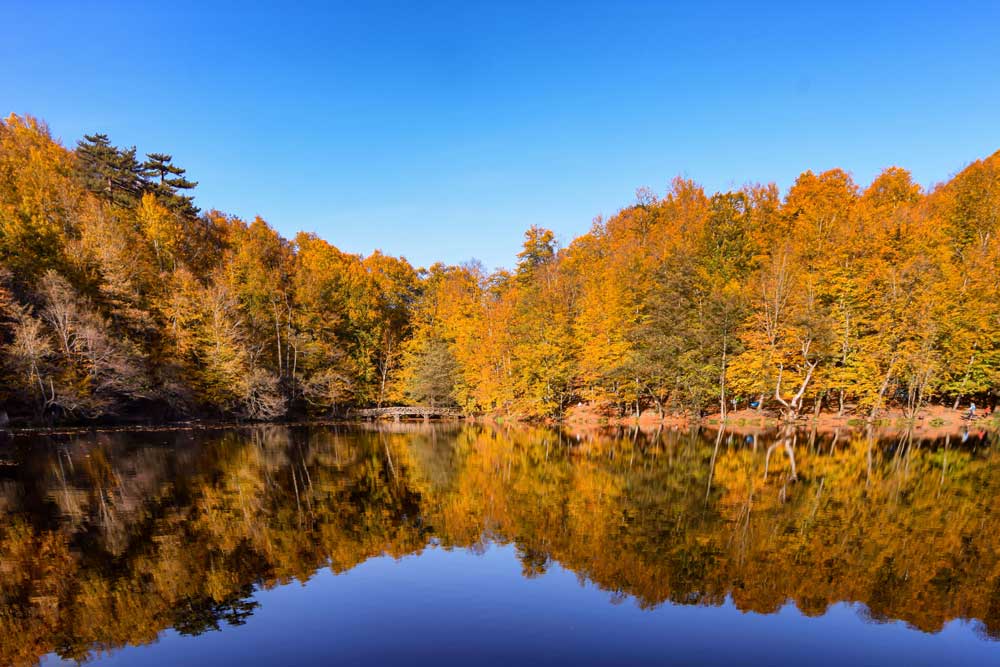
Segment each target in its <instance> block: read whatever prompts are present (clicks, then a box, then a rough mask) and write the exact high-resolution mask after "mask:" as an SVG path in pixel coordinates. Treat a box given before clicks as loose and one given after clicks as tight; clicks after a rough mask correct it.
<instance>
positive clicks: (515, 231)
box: [0, 0, 1000, 267]
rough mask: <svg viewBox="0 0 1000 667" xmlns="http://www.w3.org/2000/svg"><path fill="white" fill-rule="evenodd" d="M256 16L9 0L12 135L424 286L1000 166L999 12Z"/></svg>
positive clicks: (204, 6) (274, 12) (620, 10)
mask: <svg viewBox="0 0 1000 667" xmlns="http://www.w3.org/2000/svg"><path fill="white" fill-rule="evenodd" d="M251 4H256V3H235V2H234V3H228V4H227V3H185V2H180V1H172V2H163V3H136V2H122V3H119V2H111V1H107V0H106V1H104V2H99V3H86V2H66V3H60V2H55V1H46V2H37V1H21V0H13V2H11V1H10V0H8V2H6V3H4V5H5V6H4V8H3V11H2V17H3V18H2V20H0V63H2V65H0V112H2V113H4V114H6V113H8V112H16V113H30V114H33V115H36V116H39V117H41V118H43V119H45V120H46V121H48V123H49V126H50V127H51V129H52V132H53V134H54V135H55V136H57V137H60V138H61V139H62V140H63V142H64V143H66V144H67V145H72V144H73V143H75V141H76V140H77V139H78V138H79V137H80V136H81V135H82V134H83V133H85V132H95V131H101V132H106V133H108V134H109V135H111V138H112V140H113V141H115V142H116V143H118V144H120V145H133V144H135V145H136V146H138V148H139V150H140V151H142V152H152V151H164V152H170V153H173V155H174V156H175V161H176V162H177V163H178V164H180V165H181V166H184V167H186V168H187V169H188V171H189V175H190V176H191V177H192V178H194V179H195V180H198V181H200V182H201V185H200V186H199V188H198V191H197V203H198V204H199V205H200V206H202V207H203V208H207V207H214V208H219V209H222V210H224V211H227V212H231V213H235V214H237V215H240V216H242V217H252V216H254V215H257V214H259V215H261V216H263V217H264V218H265V219H267V220H268V221H269V222H270V223H271V224H272V225H274V226H275V227H276V228H277V229H278V230H280V231H281V232H282V233H283V234H285V235H288V236H291V235H292V234H294V233H295V232H296V231H297V230H300V229H301V230H307V231H315V232H317V233H318V234H320V235H321V236H323V237H324V238H326V239H328V240H329V241H331V242H332V243H334V244H335V245H337V246H339V247H341V248H342V249H344V250H348V251H351V252H360V253H369V252H371V251H372V250H373V249H375V248H381V249H382V250H383V251H385V252H387V253H390V254H395V255H405V256H406V257H408V258H409V259H410V260H411V261H412V262H414V263H415V264H418V265H427V264H429V263H431V262H433V261H435V260H443V261H446V262H460V261H464V260H467V259H470V258H473V257H475V258H478V259H480V260H482V261H483V262H484V263H485V264H486V265H487V266H488V267H494V266H497V265H505V266H509V265H511V264H512V263H513V261H514V255H515V253H516V252H517V251H518V248H519V245H520V242H521V235H522V233H523V231H524V230H525V229H526V228H527V227H529V226H530V225H533V224H538V225H543V226H547V227H550V228H552V229H553V230H555V232H556V233H557V235H558V237H559V238H560V239H561V240H562V241H564V242H568V241H569V240H571V239H572V238H573V237H574V236H576V235H578V234H580V233H583V232H585V231H586V230H587V229H588V228H589V226H590V222H591V220H592V218H593V217H594V216H596V215H598V214H604V215H605V216H607V215H611V214H613V213H614V212H615V211H617V210H618V209H619V208H621V207H622V206H624V205H626V204H628V203H630V202H631V201H632V200H633V199H634V191H635V189H636V188H637V187H639V186H649V187H651V188H653V189H654V190H655V191H657V192H663V190H664V189H665V188H666V186H667V183H669V181H670V179H671V178H672V177H673V176H675V175H683V176H686V177H689V178H693V179H695V180H696V181H698V182H700V183H702V184H703V185H704V186H705V187H706V188H707V189H709V190H710V191H714V190H717V189H728V188H733V187H739V186H741V185H742V184H744V183H747V182H756V181H760V182H771V181H773V182H776V183H778V185H780V186H781V187H782V188H783V189H784V188H787V186H788V185H789V184H791V182H792V181H793V180H794V178H795V176H796V175H797V174H799V173H800V172H802V171H804V170H805V169H813V170H823V169H828V168H830V167H834V166H839V167H843V168H845V169H847V170H849V171H850V172H852V173H853V174H854V177H855V179H856V180H857V181H859V182H861V183H865V182H868V181H869V180H871V178H872V177H873V176H874V175H875V174H877V173H878V171H880V170H881V169H882V168H883V167H886V166H889V165H900V166H904V167H906V168H909V169H910V170H912V171H913V173H914V175H915V177H916V178H917V180H918V181H919V182H921V183H923V184H925V185H927V184H932V183H935V182H938V181H941V180H943V179H946V178H948V177H949V176H950V175H952V174H954V173H955V172H956V171H958V170H959V169H961V168H962V167H963V166H964V165H966V164H967V163H968V162H970V161H972V160H974V159H977V158H980V157H983V156H985V155H988V154H990V153H992V152H994V151H996V150H997V149H998V148H1000V36H998V35H1000V32H998V27H997V26H1000V3H996V2H981V3H954V2H948V3H944V2H942V3H938V4H936V5H935V4H934V3H919V2H911V3H899V4H894V3H878V4H877V6H875V5H876V3H859V4H852V3H848V2H840V3H822V4H821V3H811V4H814V5H815V6H813V7H810V8H808V9H803V8H802V7H806V6H807V4H810V3H803V4H802V6H800V5H799V3H788V4H784V3H771V4H770V5H769V7H767V8H764V7H755V6H752V3H735V4H724V3H712V2H699V3H676V4H675V5H674V6H671V4H670V3H666V2H657V3H645V2H634V3H627V2H604V3H587V2H564V3H555V2H552V3H546V2H526V3H519V2H493V3H485V2H483V3H475V2H454V3H448V2H430V1H429V2H419V3H418V2H398V3H381V2H352V3H334V2H323V3H315V4H311V3H308V2H287V1H286V2H282V3H275V4H273V5H272V6H270V7H255V6H251ZM869 4H870V5H872V6H866V5H869ZM139 5H142V6H139Z"/></svg>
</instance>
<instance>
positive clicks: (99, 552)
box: [0, 424, 1000, 666]
mask: <svg viewBox="0 0 1000 667" xmlns="http://www.w3.org/2000/svg"><path fill="white" fill-rule="evenodd" d="M998 498H1000V444H997V443H996V442H995V441H994V440H993V439H992V438H991V437H989V436H986V435H982V434H972V435H971V436H970V435H964V436H955V437H951V438H947V439H939V440H936V441H933V442H931V441H920V440H917V439H914V438H912V437H908V436H907V435H906V434H893V435H885V436H876V435H873V434H870V433H869V434H866V433H864V432H856V433H840V434H838V435H836V436H834V435H821V434H815V433H808V432H800V433H780V434H779V433H774V434H758V435H754V434H748V433H723V434H721V435H719V434H717V433H716V432H714V431H710V430H705V431H701V432H687V431H684V432H672V431H663V432H656V433H642V432H632V431H624V430H623V431H617V432H604V433H596V434H595V433H588V434H574V433H569V432H566V431H556V430H549V429H540V428H528V427H524V428H499V427H496V428H495V427H484V426H473V425H458V424H455V425H447V424H441V425H433V424H432V425H424V424H419V425H417V424H413V425H410V424H400V425H389V426H383V427H369V428H365V427H361V426H359V427H333V426H292V427H287V426H281V427H277V426H267V427H257V428H245V429H229V430H209V429H203V430H177V431H146V432H124V433H122V432H119V433H86V434H66V435H51V436H46V437H25V436H16V437H8V438H7V439H6V440H4V441H0V664H3V665H7V664H11V665H34V664H39V663H41V664H46V665H50V664H74V663H76V662H79V661H85V662H88V663H94V664H101V665H104V664H107V665H143V666H148V665H221V664H241V665H298V664H306V665H325V664H372V665H393V664H406V665H413V664H425V663H427V664H436V665H451V664H476V665H494V664H495V665H512V664H545V665H549V664H552V665H559V664H565V665H589V664H602V665H625V664H636V665H638V664H662V665H667V664H678V665H698V664H702V665H732V664H761V665H763V664H789V665H798V664H810V665H827V664H828V665H845V664H850V665H885V664H900V665H904V664H905V665H989V664H1000V642H998V641H997V638H1000V516H998V509H1000V503H998Z"/></svg>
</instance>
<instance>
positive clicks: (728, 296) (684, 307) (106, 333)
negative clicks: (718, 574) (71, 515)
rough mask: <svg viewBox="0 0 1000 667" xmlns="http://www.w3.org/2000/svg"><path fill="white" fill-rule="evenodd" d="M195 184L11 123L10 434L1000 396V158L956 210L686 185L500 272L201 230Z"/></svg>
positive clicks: (900, 195)
mask: <svg viewBox="0 0 1000 667" xmlns="http://www.w3.org/2000/svg"><path fill="white" fill-rule="evenodd" d="M196 185H197V183H195V182H193V181H190V180H188V178H187V176H186V173H185V170H184V169H182V168H180V167H178V166H177V165H175V164H174V162H173V158H172V156H171V155H169V154H165V153H149V154H147V155H146V156H145V157H144V158H140V157H139V156H138V154H137V151H136V149H135V148H134V147H131V148H120V147H116V146H115V145H114V144H113V143H112V142H111V140H110V139H109V138H108V137H107V136H106V135H102V134H95V135H87V136H85V137H84V139H83V140H81V141H80V142H78V144H77V146H76V147H75V148H74V149H67V148H65V147H63V146H62V145H60V144H59V143H58V142H56V141H54V140H53V139H52V137H51V135H50V133H49V130H48V129H47V127H46V126H45V125H44V123H42V122H40V121H38V120H36V119H33V118H30V117H19V116H13V115H12V116H10V117H9V118H7V119H6V121H3V122H2V123H0V361H2V363H3V375H2V384H0V393H2V399H3V403H4V406H5V409H6V412H7V413H8V414H9V416H10V418H11V419H13V420H20V421H25V422H28V421H31V422H41V421H54V420H89V419H121V418H126V417H130V416H135V415H145V416H147V417H148V416H151V415H153V416H160V417H162V418H176V417H181V416H187V415H211V416H225V417H241V418H248V419H276V418H282V417H286V416H293V415H331V414H338V413H340V412H342V411H343V410H344V409H345V408H346V407H348V406H378V405H383V404H386V403H412V404H434V405H443V404H447V405H456V406H459V407H461V408H463V409H464V410H466V411H468V412H470V413H479V414H503V415H510V416H518V417H525V418H544V417H558V416H560V415H562V414H563V413H564V412H565V411H566V409H567V408H568V407H569V406H571V405H573V404H576V403H579V402H582V401H583V402H588V403H591V404H594V405H597V406H600V407H601V408H602V409H605V410H606V411H607V412H609V413H612V414H619V415H623V414H638V413H639V412H641V411H642V410H648V409H652V410H656V411H659V412H660V413H661V414H662V413H666V412H688V413H692V414H703V413H706V412H723V413H725V412H726V411H727V410H729V409H732V408H733V407H747V406H753V407H757V408H759V409H764V408H767V409H771V410H775V411H778V412H780V413H781V414H782V415H783V416H784V417H786V418H794V417H796V416H798V415H799V414H800V413H802V412H804V411H806V410H816V411H819V410H820V409H824V408H826V409H829V410H835V411H837V412H840V413H845V412H850V413H853V414H858V415H863V416H871V415H877V414H879V413H880V412H882V411H884V410H886V409H888V408H889V407H899V408H902V409H904V410H905V411H907V412H908V413H909V414H910V415H912V414H915V413H916V411H917V410H919V409H920V408H921V407H922V406H924V405H926V404H927V403H928V402H929V401H932V400H940V401H943V402H946V403H948V404H953V405H957V404H958V402H959V401H961V400H963V399H968V398H979V399H980V400H990V401H992V393H993V390H994V389H995V388H996V387H997V386H998V384H1000V377H998V373H1000V298H998V296H1000V293H998V291H1000V287H998V278H997V276H998V275H1000V271H998V268H1000V242H998V241H997V239H996V231H997V228H998V227H1000V153H996V154H994V155H992V156H990V157H989V158H987V159H984V160H979V161H976V162H973V163H972V164H970V165H969V166H968V167H966V168H965V169H964V170H962V171H961V172H960V173H958V174H956V175H955V176H954V177H953V178H951V179H950V180H949V181H947V182H946V183H942V184H940V185H937V186H935V187H933V188H930V189H923V188H921V187H920V186H919V185H917V184H916V183H914V182H913V179H912V177H911V175H910V174H909V173H908V172H907V171H905V170H903V169H901V168H898V167H892V168H889V169H886V170H885V171H883V172H882V173H881V174H880V175H879V176H878V177H877V178H876V179H875V180H874V181H873V182H872V183H871V184H870V185H868V186H867V187H861V186H859V185H858V184H856V183H854V181H853V180H852V179H851V177H850V175H849V174H848V173H846V172H844V171H843V170H840V169H833V170H830V171H826V172H823V173H819V174H816V173H813V172H810V171H807V172H805V173H803V174H802V175H801V176H799V177H798V178H797V179H796V181H795V183H794V184H793V185H792V186H791V188H789V190H788V191H787V192H786V193H784V194H782V193H781V192H780V191H779V190H778V188H777V187H776V186H774V185H766V186H764V185H749V186H746V187H744V188H741V189H738V190H734V191H730V192H720V193H715V194H708V193H706V192H705V191H704V190H703V188H701V187H700V186H699V185H697V184H696V183H694V182H692V181H689V180H684V179H680V178H678V179H675V180H674V181H673V182H672V183H671V184H670V186H669V188H668V190H667V191H666V193H664V194H663V195H662V196H657V195H656V194H654V193H653V192H652V191H650V190H648V189H640V190H639V191H638V192H637V196H636V201H635V202H634V203H633V204H631V205H629V206H627V207H625V208H623V209H622V210H621V211H620V212H618V213H617V214H616V215H614V216H612V217H610V218H608V219H607V220H604V219H600V218H599V219H597V220H595V221H594V224H593V226H592V228H591V230H590V231H589V232H588V233H586V234H584V235H583V236H581V237H579V238H577V239H575V240H573V241H572V242H571V243H569V244H568V245H567V246H566V247H559V245H558V244H557V242H556V240H555V236H554V234H553V233H552V232H551V231H550V230H547V229H544V228H542V227H538V226H532V227H531V228H530V229H529V230H528V231H527V232H526V233H525V240H524V246H523V250H522V252H521V253H520V254H519V255H518V259H517V264H516V266H515V267H514V268H513V269H512V270H497V271H494V272H492V273H489V272H487V271H486V270H485V269H484V268H483V267H482V266H481V265H479V264H478V263H475V262H470V263H467V264H462V265H457V266H456V265H444V264H435V265H433V266H431V267H429V268H426V269H423V268H419V269H418V268H415V267H413V266H412V265H411V264H410V263H409V262H407V261H406V260H405V259H404V258H396V257H390V256H387V255H384V254H382V253H380V252H375V253H373V254H372V255H370V256H367V257H362V256H358V255H354V254H350V253H345V252H342V251H340V250H338V249H337V248H336V247H334V246H333V245H331V244H330V243H328V242H327V241H325V240H323V239H321V238H319V237H317V236H316V235H314V234H305V233H300V234H298V235H297V236H296V237H295V238H294V239H291V240H289V239H285V238H283V237H282V236H281V235H280V234H278V233H277V232H276V231H275V230H274V229H273V228H272V227H270V226H269V225H268V224H267V222H265V221H264V220H262V219H260V218H256V219H254V220H253V221H250V222H247V221H244V220H240V219H238V218H236V217H234V216H230V215H226V214H224V213H222V212H219V211H216V210H209V211H199V209H198V208H197V207H195V205H194V203H193V199H192V194H191V193H192V191H193V189H194V188H195V187H196ZM0 416H2V415H0Z"/></svg>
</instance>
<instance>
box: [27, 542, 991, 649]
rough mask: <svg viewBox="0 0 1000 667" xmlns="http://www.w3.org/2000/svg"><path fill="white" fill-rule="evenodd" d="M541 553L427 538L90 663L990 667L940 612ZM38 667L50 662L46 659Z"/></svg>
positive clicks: (971, 638) (977, 644) (976, 645)
mask: <svg viewBox="0 0 1000 667" xmlns="http://www.w3.org/2000/svg"><path fill="white" fill-rule="evenodd" d="M611 597H612V596H611V595H610V594H609V593H608V592H606V591H602V590H600V589H598V588H597V587H595V586H594V585H592V584H584V585H581V584H580V581H579V580H578V579H577V577H576V575H574V574H573V573H572V572H569V571H566V570H564V569H562V568H561V567H559V566H558V565H555V564H553V565H552V566H551V567H550V568H549V570H548V571H547V572H546V574H544V575H543V576H541V577H537V578H533V579H528V578H525V577H524V576H523V575H522V570H521V563H520V562H519V561H518V560H517V554H516V551H515V549H514V548H513V547H511V546H501V547H498V546H492V547H490V548H488V549H487V550H486V552H485V553H484V554H483V555H481V556H476V555H474V554H471V553H470V552H468V551H464V550H456V551H447V550H445V549H441V548H437V547H434V548H429V549H427V550H425V551H424V552H423V553H422V554H420V555H416V556H408V557H405V558H403V559H401V560H398V561H397V560H393V559H392V558H376V559H372V560H369V561H367V562H365V563H362V564H361V565H359V566H357V567H356V568H354V569H353V570H351V571H349V572H346V573H344V574H341V575H333V574H332V573H331V572H330V571H329V570H323V571H321V572H319V573H317V574H316V575H315V576H314V577H313V578H312V579H311V580H310V581H309V582H307V583H306V584H305V585H301V584H299V583H291V584H288V585H285V586H280V587H277V588H275V589H272V590H270V591H264V592H260V593H258V595H257V599H258V600H259V601H260V603H261V606H260V607H259V608H258V609H257V610H256V611H255V612H254V614H253V615H252V616H251V617H250V618H249V620H248V622H247V624H246V625H243V626H240V627H230V626H224V627H223V630H222V632H210V633H207V634H204V635H201V636H198V637H182V636H179V635H178V634H177V633H176V632H174V631H173V630H170V631H167V632H166V633H164V634H163V635H162V636H161V638H160V641H159V642H157V643H156V644H153V645H150V646H142V647H129V648H126V649H123V650H121V651H117V652H115V653H114V654H113V655H111V656H108V657H106V658H105V659H104V660H100V659H98V660H95V663H97V664H101V665H105V664H106V665H143V666H144V667H145V666H148V667H154V666H156V665H171V666H173V665H221V664H241V665H282V666H284V665H312V664H317V665H319V664H323V665H325V664H340V665H343V664H348V665H351V664H366V665H368V664H370V665H386V664H390V665H391V664H405V665H415V664H443V665H448V664H462V665H476V666H481V665H518V664H566V665H587V664H607V665H611V664H614V665H622V664H678V665H690V664H699V665H737V664H739V665H748V664H753V665H770V664H785V665H799V664H809V665H856V666H858V665H908V666H911V665H952V666H957V665H988V664H994V663H995V661H997V660H998V659H1000V644H998V643H993V642H986V641H982V640H981V639H979V638H978V637H977V636H976V635H975V634H974V633H973V630H972V628H971V627H970V626H969V625H968V624H965V623H962V622H952V623H949V624H948V625H946V626H945V628H944V630H943V631H942V632H940V633H938V634H934V635H931V634H925V633H922V632H919V631H916V630H912V629H909V628H907V627H906V626H905V624H903V623H900V622H894V623H888V624H872V623H866V622H865V621H864V620H863V619H862V618H861V616H860V615H859V614H858V610H857V609H856V608H854V607H852V606H851V605H847V604H843V603H841V604H836V605H832V606H831V607H830V608H829V609H828V610H827V613H826V614H825V615H824V616H822V617H820V618H807V617H805V616H803V615H802V614H801V613H800V612H799V611H798V610H797V609H796V608H795V607H794V606H793V605H786V606H785V608H784V609H782V610H781V611H780V612H778V613H777V614H770V615H761V614H755V613H744V612H740V611H738V610H737V609H736V608H735V607H734V606H733V605H732V603H730V602H727V603H726V604H725V605H724V606H722V607H698V606H677V605H670V604H664V605H662V606H660V607H658V608H656V609H655V610H652V611H643V610H641V609H639V608H638V607H637V606H636V605H635V604H634V602H632V601H631V600H628V601H626V602H625V603H624V604H617V605H616V604H611V601H610V598H611ZM44 664H59V663H58V662H57V661H52V662H46V663H44Z"/></svg>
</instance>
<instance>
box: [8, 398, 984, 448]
mask: <svg viewBox="0 0 1000 667" xmlns="http://www.w3.org/2000/svg"><path fill="white" fill-rule="evenodd" d="M966 414H967V410H963V409H959V410H952V409H950V408H946V407H943V406H929V407H927V408H924V409H922V410H920V411H919V412H918V413H917V415H916V417H914V418H912V419H910V418H907V417H906V416H905V415H904V414H903V412H902V411H901V410H889V411H887V412H886V414H885V415H883V416H882V417H879V418H878V419H875V420H873V421H869V420H867V419H865V418H862V417H858V416H857V415H838V414H837V413H835V412H825V411H824V412H820V413H819V414H818V415H815V414H814V413H809V414H807V415H803V416H801V417H800V418H799V419H797V420H796V421H794V422H791V423H790V424H786V422H784V421H783V420H782V419H781V418H780V417H778V416H777V415H776V414H774V413H773V412H769V411H767V410H764V411H760V412H758V411H757V410H736V411H733V412H730V413H728V414H727V415H726V418H725V420H723V419H722V416H721V415H720V414H718V413H715V414H709V415H705V416H702V417H694V416H692V415H690V414H683V413H681V414H665V415H663V416H662V417H661V416H660V415H658V414H657V413H656V412H654V411H652V410H647V411H644V412H643V413H642V414H641V415H640V416H639V417H635V416H629V417H610V416H607V415H604V414H601V413H600V412H598V411H597V410H596V409H595V408H594V407H593V406H590V405H583V406H574V407H573V408H571V409H570V410H569V411H567V414H566V415H565V416H564V417H563V418H562V419H549V420H544V421H542V422H537V421H535V422H533V421H531V420H525V419H521V418H519V417H516V416H509V415H476V416H466V417H459V418H446V419H434V420H430V421H425V420H423V419H402V420H400V421H399V422H394V421H392V420H389V419H375V420H372V419H350V418H328V419H295V420H288V421H236V420H233V421H227V420H218V421H216V420H205V421H201V420H186V421H177V422H162V423H150V424H142V423H127V424H125V423H123V424H99V425H62V426H25V427H8V428H6V429H3V430H2V431H0V441H2V440H4V439H10V438H15V437H31V436H56V435H78V434H83V433H128V432H136V433H141V432H167V431H170V432H176V431H206V430H223V429H245V428H260V427H266V426H356V425H360V424H393V423H397V424H399V423H402V424H424V423H426V424H442V425H443V424H470V423H472V424H491V425H495V426H509V425H523V426H530V425H532V424H536V425H537V424H542V425H545V426H549V427H552V428H567V429H571V430H573V431H591V430H602V429H608V428H638V429H639V430H641V431H655V430H660V429H668V430H688V429H693V428H708V429H712V430H715V431H717V430H719V428H720V427H724V429H725V430H726V431H729V432H733V433H738V434H746V435H750V434H755V433H758V434H759V433H766V432H770V431H774V430H777V429H780V428H782V427H783V426H786V425H787V426H792V427H793V428H795V429H799V430H814V431H816V432H817V433H820V434H837V433H840V432H844V431H848V432H850V431H864V430H866V429H868V428H872V429H873V430H875V431H877V432H879V433H882V434H886V433H900V434H901V433H906V432H911V433H913V435H915V436H917V437H919V438H926V439H934V438H939V437H946V436H949V435H957V434H961V433H962V432H965V431H971V430H976V431H982V432H993V431H1000V413H997V414H991V415H988V416H986V415H981V416H977V417H976V418H975V419H973V420H972V421H969V420H968V419H967V417H966Z"/></svg>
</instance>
